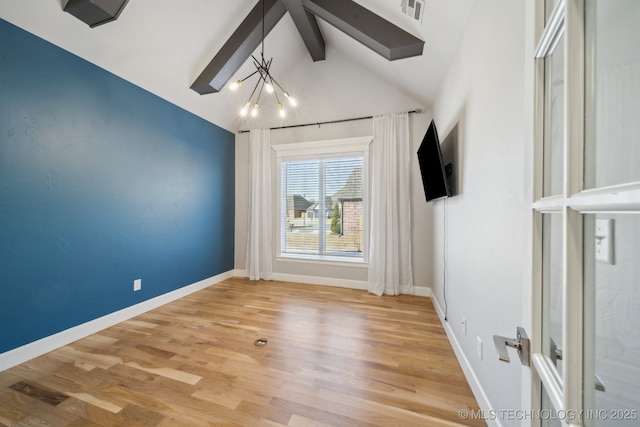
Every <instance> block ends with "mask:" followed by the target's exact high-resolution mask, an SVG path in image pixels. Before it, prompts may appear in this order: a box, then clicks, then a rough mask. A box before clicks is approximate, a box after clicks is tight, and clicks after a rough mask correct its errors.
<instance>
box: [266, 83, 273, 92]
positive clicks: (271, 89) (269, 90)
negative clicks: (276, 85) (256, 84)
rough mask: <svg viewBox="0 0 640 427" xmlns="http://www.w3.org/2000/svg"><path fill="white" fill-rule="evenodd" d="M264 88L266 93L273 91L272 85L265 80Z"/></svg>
mask: <svg viewBox="0 0 640 427" xmlns="http://www.w3.org/2000/svg"><path fill="white" fill-rule="evenodd" d="M264 88H265V90H266V91H267V93H273V91H274V89H273V85H272V84H271V83H270V82H267V84H265V85H264Z"/></svg>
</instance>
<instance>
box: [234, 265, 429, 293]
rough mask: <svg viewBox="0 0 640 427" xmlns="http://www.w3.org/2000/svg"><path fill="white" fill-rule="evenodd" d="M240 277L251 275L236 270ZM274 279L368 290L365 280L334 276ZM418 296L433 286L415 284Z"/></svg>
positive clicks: (281, 276)
mask: <svg viewBox="0 0 640 427" xmlns="http://www.w3.org/2000/svg"><path fill="white" fill-rule="evenodd" d="M235 274H236V275H237V276H239V277H249V275H248V274H247V272H246V270H240V269H237V270H235ZM273 280H280V281H283V282H294V283H304V284H307V285H322V286H335V287H338V288H347V289H360V290H363V291H366V290H367V282H366V281H364V280H350V279H336V278H333V277H320V276H303V275H299V274H286V273H273ZM414 295H416V296H421V297H431V288H428V287H426V286H415V294H414Z"/></svg>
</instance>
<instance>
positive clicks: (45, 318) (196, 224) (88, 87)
mask: <svg viewBox="0 0 640 427" xmlns="http://www.w3.org/2000/svg"><path fill="white" fill-rule="evenodd" d="M234 144H235V138H234V135H233V134H232V133H230V132H228V131H225V130H223V129H221V128H219V127H217V126H215V125H213V124H211V123H209V122H207V121H205V120H203V119H201V118H199V117H197V116H195V115H193V114H191V113H189V112H187V111H185V110H183V109H181V108H179V107H177V106H175V105H173V104H171V103H169V102H167V101H164V100H163V99H161V98H159V97H157V96H155V95H153V94H151V93H149V92H147V91H145V90H143V89H141V88H139V87H137V86H135V85H133V84H131V83H128V82H127V81H125V80H123V79H121V78H119V77H117V76H114V75H113V74H111V73H109V72H107V71H105V70H103V69H101V68H99V67H97V66H95V65H93V64H91V63H89V62H87V61H85V60H83V59H81V58H79V57H77V56H74V55H72V54H70V53H69V52H67V51H64V50H62V49H60V48H58V47H55V46H54V45H52V44H50V43H48V42H46V41H44V40H42V39H40V38H38V37H36V36H34V35H32V34H30V33H27V32H25V31H23V30H21V29H19V28H17V27H15V26H13V25H11V24H9V23H7V22H6V21H3V20H0V353H2V352H5V351H7V350H11V349H14V348H17V347H19V346H21V345H24V344H27V343H29V342H32V341H35V340H38V339H40V338H43V337H46V336H48V335H51V334H54V333H57V332H60V331H62V330H65V329H68V328H70V327H73V326H76V325H79V324H82V323H85V322H87V321H90V320H93V319H95V318H98V317H100V316H103V315H106V314H109V313H112V312H114V311H117V310H120V309H122V308H125V307H128V306H131V305H134V304H137V303H140V302H142V301H144V300H147V299H150V298H153V297H156V296H158V295H161V294H164V293H167V292H170V291H173V290H176V289H178V288H181V287H184V286H186V285H189V284H192V283H195V282H197V281H200V280H202V279H206V278H209V277H212V276H215V275H217V274H220V273H223V272H225V271H229V270H232V269H233V265H234V263H233V241H234V236H233V233H234V197H235V185H234V184H235V183H234V163H235V161H234V156H235V152H234V151H235V147H234ZM134 279H142V290H141V291H138V292H133V281H134Z"/></svg>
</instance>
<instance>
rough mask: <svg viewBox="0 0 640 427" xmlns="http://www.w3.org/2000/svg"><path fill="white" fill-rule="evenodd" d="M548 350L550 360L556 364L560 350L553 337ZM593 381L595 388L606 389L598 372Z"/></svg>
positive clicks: (559, 356) (560, 355)
mask: <svg viewBox="0 0 640 427" xmlns="http://www.w3.org/2000/svg"><path fill="white" fill-rule="evenodd" d="M549 350H550V353H551V360H553V364H554V365H557V363H558V360H562V350H561V349H559V348H558V346H557V345H556V343H555V341H554V340H553V338H551V348H550V349H549ZM595 383H596V390H598V391H606V389H605V387H604V383H603V382H602V380H601V379H600V377H599V376H598V374H596V380H595Z"/></svg>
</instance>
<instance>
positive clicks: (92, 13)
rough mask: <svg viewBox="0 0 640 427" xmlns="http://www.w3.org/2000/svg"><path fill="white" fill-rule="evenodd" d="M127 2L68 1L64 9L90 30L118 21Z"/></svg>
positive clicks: (101, 0) (107, 0)
mask: <svg viewBox="0 0 640 427" xmlns="http://www.w3.org/2000/svg"><path fill="white" fill-rule="evenodd" d="M128 1H129V0H69V1H68V2H67V4H66V6H65V7H64V11H65V12H69V13H70V14H72V15H73V16H75V17H76V18H78V19H79V20H81V21H82V22H84V23H85V24H87V25H88V26H90V27H91V28H93V27H97V26H98V25H102V24H106V23H107V22H111V21H114V20H116V19H118V16H120V13H121V12H122V9H124V7H125V6H126V5H127V2H128Z"/></svg>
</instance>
